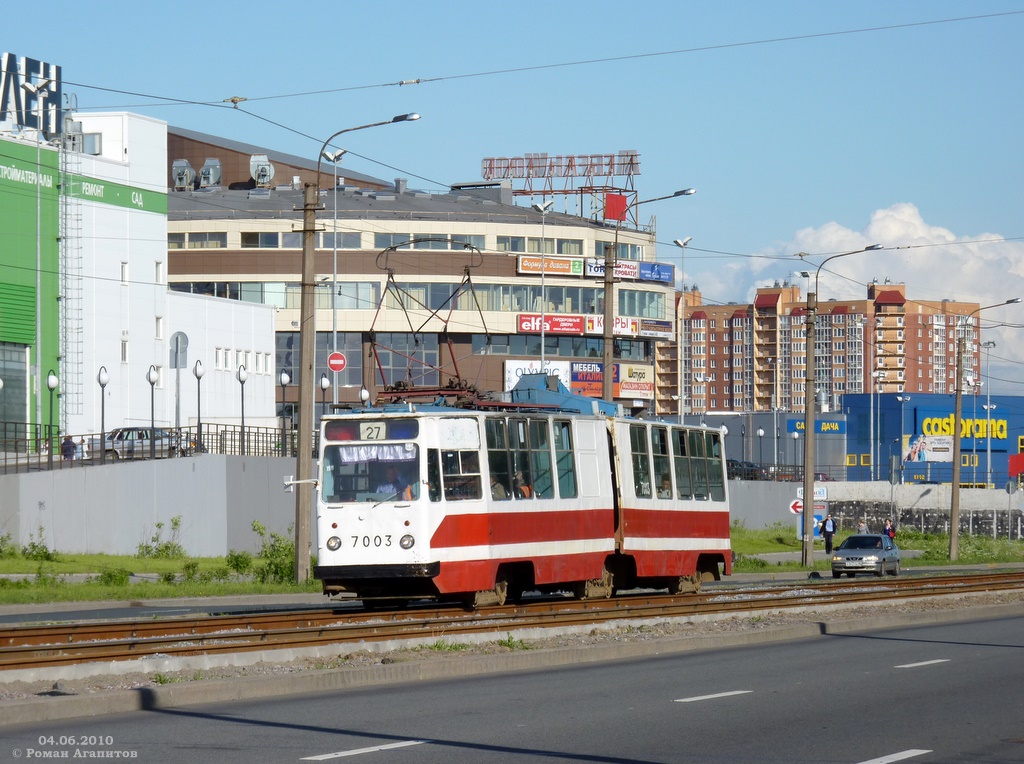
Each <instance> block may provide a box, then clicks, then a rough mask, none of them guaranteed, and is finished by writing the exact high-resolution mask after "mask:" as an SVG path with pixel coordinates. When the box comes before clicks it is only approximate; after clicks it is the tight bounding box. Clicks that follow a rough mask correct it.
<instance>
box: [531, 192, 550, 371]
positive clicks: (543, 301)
mask: <svg viewBox="0 0 1024 764" xmlns="http://www.w3.org/2000/svg"><path fill="white" fill-rule="evenodd" d="M554 203H555V200H554V199H548V200H547V201H546V202H538V203H537V204H534V205H533V209H535V210H536V211H537V212H539V213H540V370H541V373H546V372H544V343H545V341H546V338H545V326H544V325H545V324H546V323H547V321H548V316H547V312H548V290H547V285H546V284H545V283H544V273H545V270H546V269H545V267H544V266H545V264H546V263H547V259H548V236H547V221H548V210H550V209H551V205H553V204H554Z"/></svg>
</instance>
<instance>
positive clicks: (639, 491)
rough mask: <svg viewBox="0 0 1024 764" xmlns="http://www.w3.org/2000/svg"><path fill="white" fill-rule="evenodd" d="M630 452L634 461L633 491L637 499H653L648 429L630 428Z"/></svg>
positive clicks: (640, 425) (634, 426)
mask: <svg viewBox="0 0 1024 764" xmlns="http://www.w3.org/2000/svg"><path fill="white" fill-rule="evenodd" d="M629 450H630V454H631V458H632V461H633V490H634V491H635V492H636V495H637V498H640V499H649V498H651V466H650V460H649V459H648V453H647V428H646V427H644V426H643V425H642V424H633V425H630V426H629Z"/></svg>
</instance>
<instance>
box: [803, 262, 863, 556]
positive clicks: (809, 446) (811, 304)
mask: <svg viewBox="0 0 1024 764" xmlns="http://www.w3.org/2000/svg"><path fill="white" fill-rule="evenodd" d="M876 249H882V245H881V244H872V245H870V246H868V247H864V248H863V249H855V250H853V251H851V252H840V253H839V254H837V255H831V256H830V257H826V258H825V259H824V260H822V261H821V264H820V265H819V266H818V270H817V271H816V272H815V274H814V291H813V292H808V293H807V318H806V323H807V364H806V368H807V374H806V379H805V381H804V528H803V548H802V551H801V555H800V564H801V565H803V566H804V567H810V566H811V565H813V564H814V502H813V500H811V498H809V497H813V496H814V427H815V425H814V405H815V401H814V398H815V394H814V393H815V391H814V383H815V362H814V361H815V359H814V323H815V315H816V313H817V311H818V280H819V278H820V277H821V269H822V268H823V267H824V266H825V263H827V262H829V261H830V260H836V259H838V258H840V257H847V256H849V255H856V254H859V253H861V252H868V251H870V250H876ZM803 254H804V253H801V256H802V255H803ZM808 508H810V509H811V511H810V512H808V511H807V510H808Z"/></svg>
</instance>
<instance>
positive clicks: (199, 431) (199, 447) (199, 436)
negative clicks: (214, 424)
mask: <svg viewBox="0 0 1024 764" xmlns="http://www.w3.org/2000/svg"><path fill="white" fill-rule="evenodd" d="M192 373H193V374H194V375H195V378H196V453H197V454H201V453H203V395H202V392H203V374H205V373H206V370H205V369H204V368H203V362H202V361H198V360H197V361H196V365H195V366H193V367H192Z"/></svg>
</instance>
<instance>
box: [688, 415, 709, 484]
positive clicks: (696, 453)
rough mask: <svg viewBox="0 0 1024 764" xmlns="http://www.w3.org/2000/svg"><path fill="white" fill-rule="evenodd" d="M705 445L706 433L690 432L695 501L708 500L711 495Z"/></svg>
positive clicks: (691, 469) (699, 431) (691, 468)
mask: <svg viewBox="0 0 1024 764" xmlns="http://www.w3.org/2000/svg"><path fill="white" fill-rule="evenodd" d="M704 445H705V444H704V433H703V432H702V431H701V430H690V471H691V477H692V478H693V498H695V499H706V498H708V495H709V494H710V490H709V489H708V465H707V461H706V460H705V459H704Z"/></svg>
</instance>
